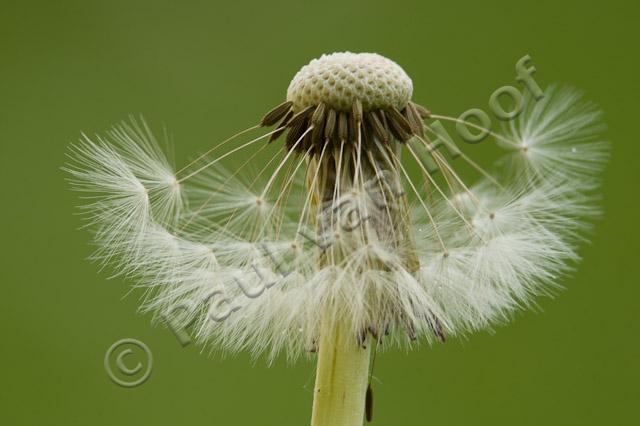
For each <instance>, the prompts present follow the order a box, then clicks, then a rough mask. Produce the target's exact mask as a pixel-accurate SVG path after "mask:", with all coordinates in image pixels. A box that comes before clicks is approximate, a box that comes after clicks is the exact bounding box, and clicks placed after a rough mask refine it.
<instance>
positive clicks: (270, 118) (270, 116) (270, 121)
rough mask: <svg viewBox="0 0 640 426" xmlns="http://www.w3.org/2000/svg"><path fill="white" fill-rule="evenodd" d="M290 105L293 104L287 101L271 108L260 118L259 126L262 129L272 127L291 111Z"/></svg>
mask: <svg viewBox="0 0 640 426" xmlns="http://www.w3.org/2000/svg"><path fill="white" fill-rule="evenodd" d="M291 105H293V102H291V101H287V102H283V103H281V104H280V105H278V106H277V107H275V108H273V109H272V110H271V111H269V112H268V113H266V114H265V115H264V117H262V120H260V125H261V126H263V127H269V126H273V125H274V124H276V123H277V122H278V121H280V119H281V118H282V117H284V116H285V115H286V114H287V113H288V112H289V111H290V110H291Z"/></svg>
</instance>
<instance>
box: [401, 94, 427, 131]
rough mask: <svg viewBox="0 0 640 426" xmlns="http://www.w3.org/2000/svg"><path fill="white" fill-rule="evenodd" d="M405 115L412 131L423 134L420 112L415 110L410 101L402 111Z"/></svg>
mask: <svg viewBox="0 0 640 426" xmlns="http://www.w3.org/2000/svg"><path fill="white" fill-rule="evenodd" d="M404 115H405V117H407V121H409V123H410V124H411V128H412V129H413V133H415V134H416V135H418V136H424V130H423V128H422V119H421V118H420V114H418V112H417V111H416V109H415V107H414V106H413V104H412V103H411V102H409V103H408V104H407V108H406V109H405V113H404Z"/></svg>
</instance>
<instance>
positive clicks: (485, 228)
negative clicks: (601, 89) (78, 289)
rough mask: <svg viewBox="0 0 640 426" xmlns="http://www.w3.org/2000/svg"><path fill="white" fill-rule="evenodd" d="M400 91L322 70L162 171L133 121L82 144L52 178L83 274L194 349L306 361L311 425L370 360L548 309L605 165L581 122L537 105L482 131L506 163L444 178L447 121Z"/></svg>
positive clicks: (359, 393)
mask: <svg viewBox="0 0 640 426" xmlns="http://www.w3.org/2000/svg"><path fill="white" fill-rule="evenodd" d="M412 93H413V85H412V81H411V79H410V78H409V76H408V75H407V74H406V73H405V72H404V71H403V69H402V68H401V67H400V66H399V65H397V64H396V63H394V62H392V61H391V60H389V59H386V58H384V57H382V56H380V55H377V54H354V53H348V52H347V53H335V54H331V55H325V56H322V57H321V58H319V59H315V60H313V61H311V62H310V63H309V64H308V65H306V66H304V67H303V68H302V69H301V70H300V71H299V72H298V73H297V74H296V75H295V77H294V78H293V80H292V81H291V83H290V85H289V88H288V91H287V97H286V100H285V101H284V102H283V103H282V104H280V105H278V106H276V107H275V108H273V109H271V110H270V111H268V112H267V113H266V114H265V115H264V116H263V118H262V119H261V120H260V121H259V122H258V124H257V125H255V126H252V127H250V128H248V129H246V130H243V131H241V132H239V133H237V134H236V135H234V136H233V137H231V138H229V139H227V140H225V141H224V142H222V143H221V144H220V145H218V146H216V147H214V148H212V149H211V150H209V151H208V152H207V153H206V154H205V155H203V156H201V157H199V158H197V159H196V160H195V161H194V162H193V163H191V164H189V165H187V166H185V167H183V168H181V169H180V170H179V172H174V171H173V169H172V168H171V167H170V166H169V165H168V162H167V160H166V158H165V157H164V155H163V153H162V152H161V151H160V150H159V149H158V148H157V142H156V141H155V139H154V138H153V136H152V134H151V132H150V131H149V129H148V128H147V126H146V124H144V122H142V123H140V122H137V121H135V120H134V121H132V122H131V123H124V124H122V125H120V126H117V127H115V128H114V129H113V130H112V131H111V132H108V134H107V136H106V137H96V138H89V137H84V138H83V140H82V141H81V142H80V143H78V144H77V145H75V146H74V147H73V148H72V149H71V152H70V156H71V158H72V163H71V164H70V165H69V166H68V167H67V170H68V172H69V173H70V175H71V181H72V184H73V186H74V188H75V189H77V190H79V191H82V192H85V193H88V194H90V195H91V198H89V200H90V201H89V202H88V203H87V204H86V205H85V206H84V207H83V211H84V212H85V213H86V215H87V219H88V226H90V227H91V228H92V229H93V230H94V235H95V241H96V244H97V245H98V251H97V254H96V258H98V259H100V260H102V261H103V262H105V263H109V264H113V265H114V266H115V268H116V269H117V271H118V272H120V273H121V274H124V275H126V276H127V277H129V278H131V279H133V280H135V281H136V282H137V283H138V285H140V286H142V287H144V288H146V289H148V293H147V296H146V298H145V303H144V306H143V308H144V309H147V310H150V311H153V312H155V313H156V314H157V315H160V316H166V315H167V314H168V315H173V317H174V318H173V319H175V320H176V322H178V323H181V324H185V325H186V324H192V326H193V327H194V330H195V334H196V336H197V338H198V339H200V340H201V341H202V342H205V343H208V344H211V345H212V346H213V347H217V348H221V349H222V350H226V351H232V352H234V351H242V350H246V351H249V352H251V353H252V354H254V355H259V354H266V356H267V357H269V358H270V359H273V358H274V357H276V356H277V355H278V354H281V353H282V354H284V355H286V356H287V357H288V358H291V359H295V358H297V357H298V356H300V355H309V354H311V353H317V355H314V356H317V359H318V367H317V377H316V387H315V392H314V409H313V416H312V424H313V425H335V424H340V425H360V424H361V423H362V420H363V417H364V415H365V408H366V411H367V417H370V414H371V411H370V410H371V401H370V399H371V398H370V395H369V394H368V393H367V392H368V391H367V389H369V379H368V377H369V365H370V353H371V348H372V347H377V346H380V347H381V348H382V347H390V346H392V345H394V344H406V345H413V344H414V343H412V342H414V341H417V340H419V339H420V338H424V339H426V340H429V341H442V342H443V341H444V340H445V337H447V338H448V337H452V336H456V335H460V334H464V333H467V332H472V331H476V330H480V329H483V328H486V327H490V326H492V325H494V324H496V323H499V322H501V321H505V320H506V319H508V318H509V314H510V313H511V312H512V311H513V310H515V309H517V308H519V307H522V306H528V305H530V304H532V303H534V300H535V297H536V296H539V295H547V294H551V293H553V290H554V289H555V288H557V287H558V286H559V285H560V283H559V282H558V281H557V279H558V277H560V276H562V275H563V274H564V273H566V272H567V271H568V270H569V268H570V266H571V262H574V261H576V260H577V259H578V255H577V253H576V251H575V242H576V241H578V240H579V239H580V238H581V233H582V231H583V230H584V229H585V227H586V225H585V223H584V222H583V218H588V217H589V216H592V215H593V212H594V209H593V207H592V198H593V194H594V190H595V189H596V187H597V183H598V179H597V174H598V172H599V171H600V170H601V169H602V167H603V165H604V163H605V160H606V146H607V145H606V143H604V142H601V141H599V140H598V139H597V135H598V132H599V131H600V130H601V129H602V126H601V124H600V121H599V119H600V113H599V112H598V111H597V109H595V107H593V105H591V104H589V103H586V102H584V101H582V100H581V98H580V96H579V95H578V94H576V92H575V91H573V90H571V89H558V88H551V89H549V90H547V91H546V92H545V95H544V96H543V98H542V99H540V100H539V101H536V100H535V99H533V98H531V97H529V98H528V99H526V106H525V110H524V111H523V113H522V114H521V115H520V116H519V117H518V119H517V120H515V121H513V122H511V123H508V124H507V126H506V127H505V128H504V129H503V131H501V132H499V133H493V132H492V133H491V134H492V135H493V136H494V137H495V139H496V142H497V143H498V145H499V146H501V147H503V148H504V149H505V158H506V159H508V163H505V162H504V161H497V162H496V164H495V165H491V166H490V167H481V166H480V165H479V164H478V163H477V162H475V161H473V160H472V159H471V158H470V157H468V156H466V155H464V154H462V155H461V156H460V158H461V159H462V160H464V161H465V163H464V164H469V165H470V166H471V169H472V170H473V171H475V172H476V173H477V178H476V179H475V181H471V180H468V181H467V180H463V179H462V178H461V177H460V176H459V174H458V173H457V172H456V168H457V167H459V166H460V165H459V164H453V162H451V161H449V160H447V159H446V158H445V157H444V155H442V154H441V153H439V152H438V150H437V149H435V148H434V145H433V142H432V141H431V140H430V137H431V135H432V134H433V133H432V132H433V130H432V128H431V126H430V124H429V123H428V122H427V120H430V119H442V120H445V119H449V118H448V117H446V116H442V115H438V114H434V113H431V112H430V111H428V110H427V109H426V108H425V107H423V106H421V105H419V104H417V103H415V102H414V101H413V100H412ZM474 126H476V127H477V125H474ZM264 128H271V129H272V130H270V131H268V132H266V133H262V134H261V135H258V136H254V137H249V136H248V134H249V133H251V132H257V131H259V129H264ZM481 130H483V131H485V130H486V131H488V130H487V129H481ZM247 139H248V140H247ZM256 147H258V148H257V150H256ZM267 147H268V148H267ZM274 149H275V151H276V152H273V153H271V154H269V155H267V153H268V152H269V150H271V151H273V150H274ZM214 154H215V155H214ZM226 158H239V159H242V160H243V161H244V162H243V163H242V164H241V165H240V166H238V167H237V168H234V169H232V170H231V171H228V170H226V169H224V168H223V167H222V164H221V161H222V160H223V159H226ZM427 160H429V161H431V162H432V163H433V164H435V166H436V167H437V170H438V171H439V172H440V173H439V175H438V176H432V173H431V172H429V170H427V168H426V167H425V161H427ZM462 160H460V161H462ZM414 171H417V173H414ZM185 306H188V307H189V308H188V309H176V307H183V308H184V307H185ZM211 318H216V320H215V321H214V320H212V319H211ZM374 342H375V343H374ZM365 395H368V396H369V397H367V398H365ZM365 400H366V401H368V402H367V406H366V407H365Z"/></svg>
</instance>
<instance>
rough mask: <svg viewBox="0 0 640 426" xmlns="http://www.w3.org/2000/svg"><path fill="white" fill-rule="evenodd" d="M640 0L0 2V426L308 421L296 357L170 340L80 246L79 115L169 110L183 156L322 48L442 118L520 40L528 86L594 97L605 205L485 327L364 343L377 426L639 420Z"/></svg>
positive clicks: (97, 120)
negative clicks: (569, 257) (575, 241)
mask: <svg viewBox="0 0 640 426" xmlns="http://www.w3.org/2000/svg"><path fill="white" fill-rule="evenodd" d="M639 12H640V3H638V2H634V1H617V0H616V1H614V0H610V1H606V2H601V1H599V2H588V1H564V2H559V1H557V0H556V1H537V2H514V1H501V2H492V1H484V2H465V3H461V2H447V1H440V2H430V1H415V0H405V1H402V2H391V1H371V0H370V1H361V2H349V1H333V0H331V1H322V2H314V3H313V4H310V3H305V2H300V1H287V2H284V1H282V2H281V1H277V0H273V1H269V2H243V1H233V2H214V1H181V2H178V1H173V2H171V1H164V0H155V1H135V0H128V1H123V0H110V1H102V2H98V1H88V0H78V1H68V0H63V1H45V0H42V1H28V0H25V1H15V2H11V1H6V0H2V1H0V152H1V155H0V164H1V167H0V173H1V175H2V182H3V184H2V186H1V188H2V189H1V191H0V194H1V200H2V201H1V205H2V208H1V209H0V215H1V217H2V228H3V231H2V237H1V238H2V243H3V244H2V245H1V248H0V250H1V256H0V259H1V262H2V267H1V268H0V274H1V275H0V277H1V280H2V284H1V285H2V290H1V293H0V319H1V320H2V335H3V336H2V343H1V344H0V345H1V349H0V365H1V368H2V375H1V376H0V377H1V378H0V383H1V386H0V424H3V425H96V426H97V425H135V424H144V425H146V424H153V425H178V424H179V425H196V424H197V425H304V424H308V421H309V416H310V407H311V396H312V395H311V390H312V387H313V373H314V367H313V364H312V363H311V362H299V363H297V364H295V365H287V363H286V362H285V361H284V360H279V361H278V362H276V363H275V365H274V366H272V367H267V366H266V365H265V362H264V361H257V362H252V361H251V359H250V358H249V357H248V356H244V355H243V356H238V357H233V358H226V359H225V358H222V357H220V356H217V355H214V356H210V355H209V354H208V353H207V352H203V351H202V349H201V348H198V347H195V346H193V345H191V346H188V347H186V348H182V347H181V346H180V344H179V343H178V341H177V340H176V339H175V338H174V336H173V335H172V334H171V333H170V332H169V331H168V330H167V329H166V328H164V327H162V326H152V325H151V324H150V317H149V316H145V315H139V314H137V313H136V307H137V304H138V300H137V299H138V297H139V296H140V294H139V293H136V292H133V293H132V294H130V295H129V296H127V297H125V295H126V294H127V292H128V290H129V283H126V282H124V281H122V280H120V279H114V280H109V279H108V273H107V272H106V271H105V272H102V273H100V272H99V271H98V267H97V266H96V265H94V264H91V263H90V262H88V261H86V260H85V258H86V257H87V256H88V255H89V254H90V253H91V247H90V246H89V245H88V242H89V238H90V236H89V234H88V233H87V232H85V231H79V230H77V228H78V227H79V226H80V224H81V220H80V218H79V217H78V216H77V215H75V213H76V210H75V207H74V206H76V205H77V204H78V203H79V200H78V198H77V196H76V194H73V193H71V192H70V191H69V190H68V185H67V184H66V182H65V181H64V173H63V172H62V171H61V170H60V166H61V165H62V164H63V163H64V161H65V149H66V147H67V145H68V144H69V143H71V142H73V141H75V140H77V139H78V137H79V135H80V132H81V131H84V132H87V133H89V134H93V133H95V132H102V131H104V130H105V129H107V128H108V127H109V126H110V125H111V124H113V123H115V122H117V121H119V120H121V119H123V118H126V117H127V115H128V114H131V113H133V114H139V113H142V114H144V116H145V117H146V118H147V120H148V121H149V122H150V123H151V125H152V127H154V128H155V129H156V130H158V131H159V132H160V131H161V130H162V128H163V126H165V125H166V126H167V128H168V129H169V130H170V132H171V134H172V135H173V137H174V140H175V151H176V160H177V163H178V164H183V163H184V161H185V160H186V159H188V158H189V157H190V156H193V154H195V153H197V152H201V151H203V150H205V149H206V148H208V147H210V146H211V145H212V144H213V143H214V142H215V141H220V140H222V139H223V138H224V137H226V136H227V135H229V134H231V133H233V132H235V131H236V130H239V129H242V128H245V127H246V126H248V125H249V124H252V123H254V122H255V120H256V119H257V118H258V117H259V116H260V115H261V114H262V113H263V112H264V111H266V110H267V109H268V108H269V107H271V106H273V105H275V104H277V103H279V102H280V101H281V100H283V98H284V96H285V91H286V88H287V85H288V83H289V80H290V79H291V77H292V76H293V75H294V73H295V72H296V71H297V70H298V68H299V67H300V66H302V65H304V64H305V63H306V62H308V61H309V60H310V59H312V58H314V57H316V56H319V55H320V54H322V53H329V52H333V51H338V50H351V51H376V52H379V53H381V54H384V55H386V56H389V57H391V58H392V59H394V60H396V61H397V62H398V63H400V64H401V65H402V66H403V67H404V68H405V70H406V71H407V72H408V73H409V74H410V75H411V76H412V78H413V81H414V86H415V91H414V99H416V100H417V101H418V102H420V103H422V104H424V105H426V106H428V107H429V108H431V109H432V110H434V111H437V112H440V113H446V114H450V115H458V114H459V113H461V112H462V111H464V110H466V109H468V108H470V107H476V106H478V107H482V108H484V109H485V110H486V109H487V107H486V103H487V100H488V97H489V95H490V94H491V93H492V92H493V90H495V89H496V88H498V87H500V86H502V85H505V84H515V82H514V78H515V71H514V64H515V62H516V61H517V59H518V58H520V57H521V56H523V55H525V54H527V53H528V54H530V55H531V56H532V58H533V64H534V65H535V66H536V67H537V69H538V73H537V74H536V78H537V80H538V81H539V82H540V83H541V84H542V85H543V86H546V85H548V84H550V83H552V82H556V81H558V82H565V83H569V84H571V85H574V86H576V87H579V88H582V89H584V90H585V91H586V93H587V96H588V98H589V99H591V100H593V101H595V102H597V103H598V104H599V105H600V106H601V107H602V108H603V109H604V111H605V113H606V121H607V123H608V125H609V130H608V132H607V138H608V139H609V140H611V141H612V146H613V156H612V161H611V163H610V166H609V168H608V170H607V172H606V174H605V181H604V188H603V195H604V197H603V198H604V200H603V204H604V208H605V216H604V220H601V221H600V222H598V223H597V224H596V229H595V234H594V236H593V238H592V244H589V245H584V247H582V248H581V250H580V254H581V255H582V256H583V257H584V261H583V262H582V263H581V265H580V268H579V269H578V270H577V272H576V273H575V274H574V276H573V277H571V278H569V279H566V280H565V281H564V282H563V283H564V284H565V285H566V287H567V290H566V291H564V292H562V293H561V294H560V295H559V297H557V298H555V299H545V300H541V303H540V307H541V309H540V310H539V311H538V312H523V313H519V314H517V315H516V318H515V321H514V322H513V323H512V324H510V325H509V326H507V327H498V328H497V330H496V332H495V333H494V334H491V333H479V334H476V335H473V336H470V337H469V338H467V339H466V340H464V341H453V340H452V341H448V342H447V343H446V344H444V345H440V344H438V345H435V346H433V347H428V346H427V345H424V346H422V347H421V348H420V349H419V350H415V351H413V352H410V353H401V352H397V351H392V352H387V353H385V354H384V356H382V357H379V358H378V360H377V364H376V371H375V375H376V377H377V378H378V381H377V382H375V385H374V386H375V396H376V399H375V414H374V424H379V425H413V424H420V425H423V424H424V425H602V424H612V425H627V424H634V425H635V424H638V412H637V407H638V403H639V402H640V398H639V396H640V395H639V391H638V379H640V375H639V366H638V362H639V355H640V344H639V343H638V335H639V333H638V332H639V327H638V315H637V309H638V297H639V296H640V286H638V279H637V276H638V270H636V269H633V268H634V267H637V266H638V260H637V256H638V253H639V249H640V243H639V241H640V233H639V232H638V229H639V227H638V217H639V215H638V212H637V209H638V208H639V207H640V203H639V201H638V200H639V199H638V198H637V197H638V186H637V185H638V184H639V183H640V176H639V170H640V167H638V162H637V157H638V156H639V155H640V144H639V142H638V141H637V140H635V133H634V132H632V129H633V128H634V127H635V124H637V122H638V112H637V110H638V102H639V101H640V96H639V95H640V82H639V79H638V62H639V61H638V48H637V42H638V40H639V36H640V31H639V30H638V22H639V20H640V13H639ZM479 155H482V154H481V153H480V154H479ZM124 337H134V338H137V339H140V340H141V341H143V342H145V343H146V344H147V345H148V346H149V347H150V349H151V350H152V352H153V354H154V357H155V366H154V371H153V374H152V376H151V378H150V379H149V380H148V381H147V382H146V383H145V384H143V385H142V386H139V387H137V388H134V389H124V388H121V387H119V386H116V385H115V384H114V383H112V382H111V381H109V379H108V377H107V375H106V374H105V371H104V368H103V365H102V364H103V356H104V354H105V351H106V350H107V348H108V347H109V346H110V345H111V344H112V343H113V342H115V341H117V340H118V339H121V338H124Z"/></svg>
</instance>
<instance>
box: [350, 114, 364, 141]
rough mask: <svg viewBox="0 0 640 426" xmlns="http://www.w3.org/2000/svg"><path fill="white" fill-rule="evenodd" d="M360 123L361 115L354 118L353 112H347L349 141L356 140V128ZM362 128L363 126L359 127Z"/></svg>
mask: <svg viewBox="0 0 640 426" xmlns="http://www.w3.org/2000/svg"><path fill="white" fill-rule="evenodd" d="M360 124H362V116H361V119H360V120H356V118H355V115H354V114H349V141H351V142H353V143H357V142H358V128H361V127H360ZM361 129H364V126H363V127H362V128H361Z"/></svg>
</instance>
